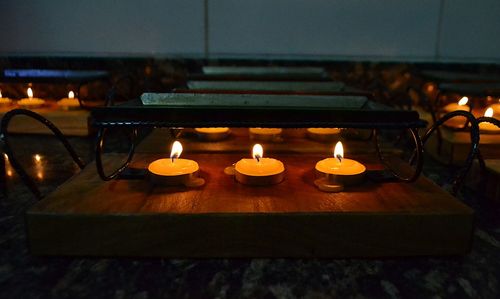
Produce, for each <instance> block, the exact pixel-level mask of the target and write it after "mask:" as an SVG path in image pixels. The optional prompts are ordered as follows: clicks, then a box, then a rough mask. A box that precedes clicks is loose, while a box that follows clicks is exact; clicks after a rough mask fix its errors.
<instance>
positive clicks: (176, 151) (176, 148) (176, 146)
mask: <svg viewBox="0 0 500 299" xmlns="http://www.w3.org/2000/svg"><path fill="white" fill-rule="evenodd" d="M181 153H182V144H181V143H180V142H179V141H177V140H176V141H174V143H173V144H172V150H171V151H170V159H172V162H174V160H175V159H178V158H179V157H180V156H181Z"/></svg>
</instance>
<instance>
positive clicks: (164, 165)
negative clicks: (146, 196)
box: [148, 158, 200, 186]
mask: <svg viewBox="0 0 500 299" xmlns="http://www.w3.org/2000/svg"><path fill="white" fill-rule="evenodd" d="M199 169H200V167H199V166H198V163H196V161H193V160H188V159H174V161H172V159H168V158H165V159H159V160H156V161H154V162H152V163H151V164H149V166H148V171H149V177H150V180H151V182H152V183H154V184H156V185H166V186H174V185H189V183H190V182H191V181H193V180H194V179H195V178H197V177H198V171H199Z"/></svg>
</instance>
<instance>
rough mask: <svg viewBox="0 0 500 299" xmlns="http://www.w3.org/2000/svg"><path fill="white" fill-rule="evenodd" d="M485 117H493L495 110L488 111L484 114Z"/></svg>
mask: <svg viewBox="0 0 500 299" xmlns="http://www.w3.org/2000/svg"><path fill="white" fill-rule="evenodd" d="M484 116H486V117H493V108H491V107H490V108H488V109H486V111H485V112H484Z"/></svg>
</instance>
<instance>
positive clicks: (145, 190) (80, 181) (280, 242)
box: [27, 152, 473, 257]
mask: <svg viewBox="0 0 500 299" xmlns="http://www.w3.org/2000/svg"><path fill="white" fill-rule="evenodd" d="M160 157H162V156H161V155H152V154H138V155H137V156H136V157H135V159H134V162H133V167H136V168H145V167H146V165H147V164H148V163H150V162H151V161H153V160H155V159H157V158H160ZM184 157H185V158H188V159H194V160H196V161H197V162H198V163H199V164H200V176H201V177H203V178H204V179H205V180H206V184H205V186H203V187H201V188H198V189H189V188H186V187H152V186H151V185H150V184H149V183H148V181H147V180H114V181H109V182H103V181H101V180H100V179H99V178H98V177H97V175H96V171H95V168H94V165H92V164H91V165H88V166H87V167H86V168H85V169H84V170H83V171H82V172H81V173H80V174H78V175H77V176H75V177H73V178H72V179H70V180H69V181H68V182H67V183H65V184H64V185H62V186H61V187H60V188H58V189H57V190H56V191H54V192H53V193H52V194H50V195H49V196H48V197H46V198H45V199H43V200H42V201H40V202H38V203H37V204H35V205H34V206H33V207H32V208H31V209H30V210H29V211H28V213H27V224H28V238H29V243H30V247H31V250H32V252H33V253H34V254H41V255H96V256H165V257H374V256H411V255H443V254H464V253H466V252H467V251H468V249H469V247H470V240H471V232H472V227H473V226H472V218H473V213H472V210H471V209H469V208H468V207H466V206H465V205H463V204H461V203H460V202H458V201H457V200H456V199H455V198H453V197H452V196H451V195H449V194H448V193H446V192H445V191H443V190H442V189H440V188H439V187H438V186H436V185H435V184H433V183H432V182H431V181H429V180H428V179H426V178H425V177H421V178H419V180H418V181H417V182H416V183H413V184H406V183H385V184H380V183H373V182H370V181H366V182H365V183H364V184H362V185H360V186H356V187H352V188H346V190H345V191H344V192H340V193H323V192H321V191H319V190H318V189H316V187H315V186H314V184H313V180H314V173H313V167H314V165H315V163H316V161H318V160H320V159H321V158H323V157H322V156H320V155H313V154H310V155H297V154H280V155H276V156H273V157H274V158H277V159H280V160H281V161H283V162H284V164H285V167H286V174H285V175H286V176H285V180H284V181H283V182H282V183H281V184H278V185H275V186H263V187H255V186H245V185H242V184H239V183H237V182H236V181H235V180H234V178H233V177H232V176H228V175H226V174H224V171H223V170H224V167H226V166H228V165H231V164H232V163H234V162H236V161H238V160H239V159H240V158H241V154H230V153H226V154H195V153H190V152H186V153H185V155H184ZM116 159H117V157H116V156H113V155H108V156H106V157H105V163H106V166H107V167H110V166H112V164H116V163H117V162H116ZM358 159H360V161H362V162H364V163H366V165H367V167H368V169H372V170H373V169H380V166H379V165H376V164H373V163H370V161H368V160H369V159H365V158H364V157H359V158H358ZM400 167H403V168H404V167H405V165H404V164H403V163H401V164H400Z"/></svg>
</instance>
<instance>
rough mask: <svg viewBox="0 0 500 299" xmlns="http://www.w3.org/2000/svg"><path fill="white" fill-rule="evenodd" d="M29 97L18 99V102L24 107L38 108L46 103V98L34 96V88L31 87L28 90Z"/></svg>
mask: <svg viewBox="0 0 500 299" xmlns="http://www.w3.org/2000/svg"><path fill="white" fill-rule="evenodd" d="M27 94H28V98H24V99H21V100H19V101H17V104H18V105H19V106H21V107H23V108H38V107H40V106H42V105H43V104H44V103H45V100H42V99H37V98H34V97H33V90H32V89H31V87H29V88H28V90H27Z"/></svg>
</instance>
